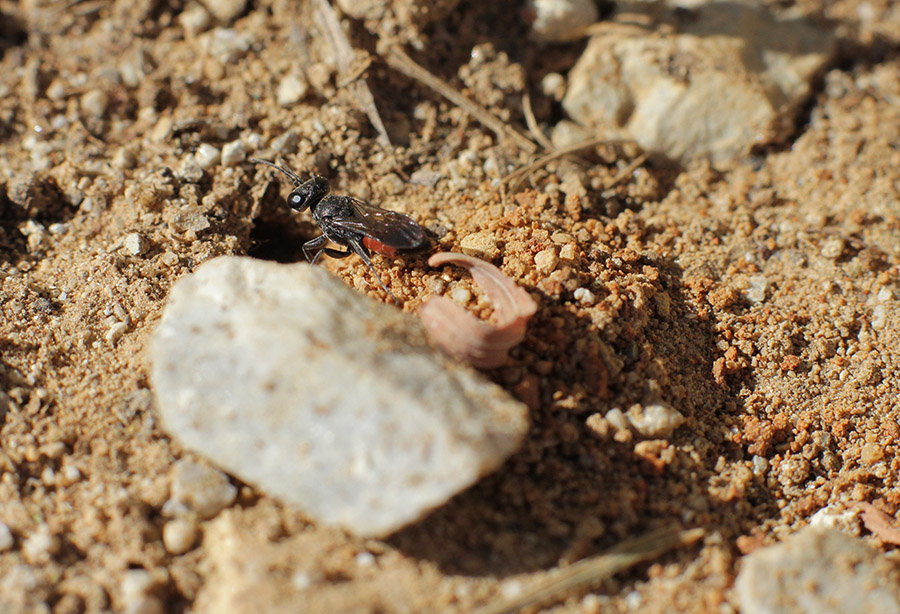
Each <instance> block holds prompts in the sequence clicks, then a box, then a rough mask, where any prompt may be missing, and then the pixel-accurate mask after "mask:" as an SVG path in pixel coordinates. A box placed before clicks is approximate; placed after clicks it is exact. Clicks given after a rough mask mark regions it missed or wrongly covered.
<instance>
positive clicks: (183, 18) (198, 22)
mask: <svg viewBox="0 0 900 614" xmlns="http://www.w3.org/2000/svg"><path fill="white" fill-rule="evenodd" d="M209 17H210V15H209V11H207V10H206V9H205V8H204V7H202V6H200V5H199V4H195V5H194V6H189V7H188V8H186V9H184V10H183V11H182V12H181V14H180V15H178V23H180V24H181V27H182V28H184V31H185V34H187V35H188V36H197V35H198V34H200V33H201V32H203V31H204V30H206V29H207V28H208V27H209V23H210V18H209Z"/></svg>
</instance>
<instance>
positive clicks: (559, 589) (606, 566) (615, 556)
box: [475, 527, 704, 614]
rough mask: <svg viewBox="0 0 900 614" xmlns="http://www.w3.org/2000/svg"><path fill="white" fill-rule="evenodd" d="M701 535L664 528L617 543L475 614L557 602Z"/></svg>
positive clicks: (508, 612)
mask: <svg viewBox="0 0 900 614" xmlns="http://www.w3.org/2000/svg"><path fill="white" fill-rule="evenodd" d="M703 535H704V531H703V529H688V530H683V531H679V530H678V529H677V528H675V527H666V528H664V529H660V530H657V531H651V532H650V533H647V534H646V535H643V536H641V537H638V538H637V539H633V540H629V541H626V542H622V543H620V544H619V545H618V546H615V547H614V548H611V549H610V550H608V551H607V552H604V553H603V554H599V555H597V556H594V557H591V558H588V559H584V560H582V561H579V562H577V563H575V564H573V565H570V566H569V567H566V568H563V569H559V570H556V571H555V572H554V573H553V575H552V577H551V578H549V579H547V580H546V581H544V582H542V583H540V584H539V585H538V586H536V587H535V588H533V589H531V590H528V591H527V592H526V593H524V594H522V595H519V596H517V597H514V598H512V599H502V600H500V601H498V602H496V603H493V604H491V605H488V606H486V607H484V608H481V609H480V610H476V612H475V614H512V613H513V612H518V611H519V610H521V609H522V608H526V607H528V606H532V605H537V604H546V603H549V602H551V601H559V600H561V599H564V598H565V597H566V596H568V595H569V594H570V593H571V592H574V591H578V590H581V589H585V588H588V587H590V586H593V585H595V584H597V583H599V582H601V581H603V580H605V579H607V578H610V577H612V576H613V575H615V574H617V573H619V572H620V571H624V570H626V569H628V568H629V567H632V566H633V565H636V564H638V563H641V562H644V561H649V560H652V559H655V558H656V557H658V556H660V555H662V554H665V553H666V552H668V551H669V550H673V549H675V548H678V547H681V546H689V545H691V544H693V543H695V542H697V541H698V540H699V539H700V538H702V537H703Z"/></svg>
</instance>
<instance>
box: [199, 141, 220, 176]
mask: <svg viewBox="0 0 900 614" xmlns="http://www.w3.org/2000/svg"><path fill="white" fill-rule="evenodd" d="M221 159H222V155H221V154H220V153H219V148H218V147H216V146H215V145H210V144H209V143H201V144H200V147H198V148H197V151H195V152H194V160H196V161H197V164H199V165H200V168H202V169H203V170H205V171H207V170H209V169H210V168H212V167H213V166H215V165H216V164H218V163H219V160H221Z"/></svg>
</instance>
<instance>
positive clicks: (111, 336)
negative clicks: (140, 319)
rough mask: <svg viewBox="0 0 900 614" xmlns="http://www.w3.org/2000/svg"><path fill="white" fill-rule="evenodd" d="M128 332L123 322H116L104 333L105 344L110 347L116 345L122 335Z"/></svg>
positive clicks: (126, 325)
mask: <svg viewBox="0 0 900 614" xmlns="http://www.w3.org/2000/svg"><path fill="white" fill-rule="evenodd" d="M127 330H128V324H126V323H125V322H116V323H115V324H113V325H112V326H110V327H109V330H108V331H106V335H104V338H105V339H106V342H107V343H109V344H110V345H115V344H116V343H118V341H119V339H121V338H122V335H124V334H125V331H127Z"/></svg>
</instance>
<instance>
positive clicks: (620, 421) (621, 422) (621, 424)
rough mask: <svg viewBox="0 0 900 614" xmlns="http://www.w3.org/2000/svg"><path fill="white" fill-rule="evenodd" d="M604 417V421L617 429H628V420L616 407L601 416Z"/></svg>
mask: <svg viewBox="0 0 900 614" xmlns="http://www.w3.org/2000/svg"><path fill="white" fill-rule="evenodd" d="M603 417H604V418H606V421H607V422H609V423H610V424H612V425H613V427H615V429H616V430H617V431H627V430H628V420H627V419H626V418H625V414H624V413H623V412H622V410H621V409H619V408H618V407H613V408H612V409H610V410H609V411H608V412H606V415H605V416H603Z"/></svg>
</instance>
